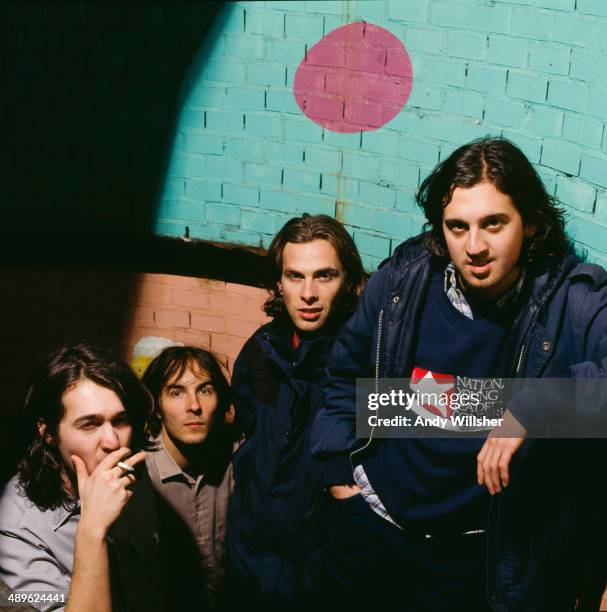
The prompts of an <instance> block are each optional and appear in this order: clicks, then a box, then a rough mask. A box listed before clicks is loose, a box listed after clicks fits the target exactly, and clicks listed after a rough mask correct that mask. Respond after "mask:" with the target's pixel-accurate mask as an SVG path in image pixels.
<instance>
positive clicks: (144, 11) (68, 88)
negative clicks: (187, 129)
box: [0, 2, 259, 478]
mask: <svg viewBox="0 0 607 612" xmlns="http://www.w3.org/2000/svg"><path fill="white" fill-rule="evenodd" d="M222 5H223V3H222V2H205V3H192V2H183V3H176V2H172V3H168V2H167V3H161V2H148V3H142V2H133V3H108V2H103V3H86V2H85V3H82V2H69V3H48V4H44V3H43V4H41V3H30V2H14V3H3V4H1V5H0V38H1V40H2V43H0V44H2V47H3V49H2V51H3V52H2V59H1V60H0V62H1V64H0V65H1V66H2V67H1V70H2V81H1V82H2V89H3V95H2V96H1V97H0V116H2V117H3V119H4V120H3V127H2V141H3V142H2V147H0V163H1V165H2V168H3V169H4V177H5V178H4V180H3V181H2V197H1V198H0V215H1V219H2V222H1V225H0V253H1V256H2V262H3V264H2V265H3V270H2V272H1V273H2V278H1V282H2V296H3V297H2V301H1V304H0V312H1V313H2V315H3V316H2V320H1V323H0V363H1V368H0V393H1V396H2V408H1V409H0V410H1V414H2V417H3V424H2V427H1V428H0V478H5V477H6V476H7V475H8V474H10V473H11V472H12V471H13V470H14V458H15V456H16V455H17V454H18V453H19V442H18V441H17V440H16V439H15V436H14V435H13V432H14V424H15V418H16V417H15V415H16V413H17V411H18V406H19V405H20V404H21V401H22V398H23V396H24V392H25V387H26V383H27V377H28V375H29V367H30V364H31V361H32V358H33V356H34V355H35V354H36V353H37V352H38V351H39V349H40V348H41V347H44V346H49V345H52V344H53V343H56V342H57V341H59V340H67V341H71V340H74V339H76V338H80V337H82V336H87V337H90V338H93V339H100V340H103V341H106V342H109V343H114V344H117V345H118V346H119V345H120V344H121V336H120V333H121V332H120V329H121V328H122V327H123V326H125V325H128V324H129V322H130V317H131V306H130V305H131V304H132V303H133V298H134V297H135V294H136V292H137V287H136V283H135V282H133V283H129V276H128V274H129V271H130V270H132V272H133V274H134V273H135V272H156V271H158V272H171V273H177V274H191V275H199V276H205V277H207V278H221V279H222V280H231V281H233V282H245V283H250V284H256V283H257V279H256V278H254V274H253V273H252V272H251V270H255V269H257V268H258V265H257V263H258V260H259V254H258V253H256V252H254V251H245V252H240V251H238V250H234V249H233V250H230V249H228V250H222V249H221V248H220V247H219V246H213V245H200V244H193V243H186V242H181V241H176V240H168V239H166V240H162V239H159V238H156V239H154V238H153V237H151V232H152V225H153V222H154V216H155V212H156V211H155V206H156V202H157V200H158V196H159V190H160V189H161V188H162V186H163V181H164V176H165V169H166V165H167V161H168V160H167V157H168V155H169V154H170V150H171V146H172V140H173V131H174V127H175V122H176V120H177V118H178V113H179V110H180V109H179V105H180V102H181V100H182V98H183V94H184V91H183V88H184V87H185V83H184V76H185V75H186V73H187V71H188V69H189V67H190V65H191V62H192V61H193V58H195V57H196V54H197V52H198V51H199V49H200V48H201V46H202V45H203V44H204V41H205V40H206V38H207V37H208V35H209V31H210V29H211V27H212V26H216V27H218V28H221V20H222V12H221V10H222ZM219 253H220V254H219ZM88 267H92V268H94V269H97V270H99V271H100V272H99V273H100V275H101V277H100V278H101V279H105V280H100V278H96V275H95V274H92V275H91V281H90V283H89V284H87V283H83V282H82V274H75V275H74V279H73V282H70V270H74V269H82V268H88ZM112 270H118V271H120V274H119V275H120V282H119V283H117V282H116V279H115V278H114V277H113V276H112V274H113V272H112ZM234 271H237V272H234ZM247 273H248V276H247ZM230 274H231V277H230ZM235 274H236V276H237V278H235ZM226 276H227V277H228V278H224V277H226ZM53 278H56V279H57V280H56V281H53ZM62 313H63V316H62ZM108 330H112V331H111V332H109V331H108Z"/></svg>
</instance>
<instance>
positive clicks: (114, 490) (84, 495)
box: [72, 447, 145, 537]
mask: <svg viewBox="0 0 607 612" xmlns="http://www.w3.org/2000/svg"><path fill="white" fill-rule="evenodd" d="M130 452H131V451H130V450H129V449H128V448H124V447H123V448H120V449H118V450H116V451H114V452H112V453H109V454H108V455H107V457H105V459H104V460H103V461H102V462H101V463H100V464H99V465H98V466H97V467H96V468H95V470H94V471H93V472H92V473H91V474H88V472H87V469H86V465H85V464H84V462H83V461H82V459H80V457H77V456H76V455H73V456H72V461H73V462H74V466H75V468H76V476H77V478H78V495H79V497H80V513H81V518H80V527H79V529H80V528H83V529H91V530H93V531H95V532H97V533H100V534H101V535H102V537H105V536H106V535H107V531H108V529H109V528H110V526H111V525H112V523H113V522H114V521H115V520H116V519H117V518H118V516H119V515H120V513H121V512H122V509H123V508H124V506H125V505H126V504H127V502H128V501H129V499H130V498H131V496H132V495H133V493H132V491H130V490H129V487H130V486H132V485H133V484H134V483H135V482H136V480H135V476H134V473H135V469H134V468H133V466H134V465H137V463H139V462H140V461H143V460H144V459H145V453H144V452H139V453H136V454H135V455H133V456H131V457H129V454H130Z"/></svg>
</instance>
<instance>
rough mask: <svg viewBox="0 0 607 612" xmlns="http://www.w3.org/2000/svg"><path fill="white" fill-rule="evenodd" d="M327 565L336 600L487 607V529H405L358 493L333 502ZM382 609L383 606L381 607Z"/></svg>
mask: <svg viewBox="0 0 607 612" xmlns="http://www.w3.org/2000/svg"><path fill="white" fill-rule="evenodd" d="M327 521H328V524H327V535H328V542H327V549H326V570H327V581H328V585H327V586H328V587H329V588H328V590H329V591H330V592H331V593H332V595H331V598H332V599H334V601H335V603H337V602H341V603H342V605H343V604H344V603H347V604H348V605H351V606H352V607H353V608H354V609H361V610H362V609H364V608H367V609H368V606H370V605H374V606H378V605H379V606H383V605H384V604H385V605H390V606H393V605H394V603H395V602H398V603H399V606H398V607H399V609H400V610H403V611H412V612H418V611H419V612H421V611H424V612H426V611H431V610H432V611H442V610H445V611H449V612H450V611H453V610H466V611H467V612H475V611H481V610H488V609H489V605H488V603H487V600H486V593H485V591H486V574H485V572H486V569H485V567H486V565H485V536H484V534H470V535H461V534H457V533H454V534H443V535H441V536H438V535H436V536H435V537H432V538H426V537H425V534H423V533H421V534H419V533H418V534H414V533H413V532H412V531H409V533H407V532H406V531H404V530H401V529H399V528H398V527H396V526H394V525H392V524H391V523H389V522H388V521H386V520H385V519H383V518H382V517H380V516H379V515H377V514H376V513H375V512H374V511H373V510H372V509H371V508H370V506H369V505H368V504H367V502H365V500H364V499H363V498H362V496H361V495H355V496H353V497H349V498H347V499H343V500H332V502H331V508H330V511H329V513H328V517H327ZM378 609H380V608H378Z"/></svg>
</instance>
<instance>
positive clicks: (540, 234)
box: [416, 138, 571, 266]
mask: <svg viewBox="0 0 607 612" xmlns="http://www.w3.org/2000/svg"><path fill="white" fill-rule="evenodd" d="M483 181H487V182H489V183H491V184H492V185H494V186H495V188H496V189H497V190H498V191H500V192H502V193H503V194H505V195H507V196H509V197H510V198H511V199H512V202H513V203H514V206H515V207H516V209H517V210H518V212H519V213H520V215H521V217H522V219H523V223H524V224H525V225H526V226H533V227H535V228H536V229H535V233H534V235H533V236H532V237H530V238H527V239H526V240H525V245H524V248H523V252H522V253H521V264H526V265H534V264H535V265H538V264H539V265H541V266H546V265H549V264H550V263H551V262H554V261H555V260H557V259H560V258H561V257H562V256H563V255H564V254H566V253H567V252H568V251H569V250H570V249H571V247H570V244H569V241H568V239H567V236H566V234H565V222H564V214H565V211H564V210H563V209H562V208H560V207H559V206H558V202H557V200H556V199H555V198H554V197H552V196H551V195H549V194H548V192H547V191H546V188H545V187H544V184H543V183H542V180H541V179H540V177H539V175H538V174H537V172H536V171H535V169H534V168H533V166H532V165H531V162H530V161H529V160H528V159H527V158H526V157H525V155H524V154H523V152H522V151H521V150H520V149H519V148H518V147H517V146H516V145H514V144H513V143H512V142H510V141H509V140H506V139H505V138H484V139H480V140H475V141H473V142H471V143H469V144H467V145H464V146H462V147H460V148H459V149H457V150H456V151H454V152H453V153H452V154H451V155H450V156H449V157H448V158H447V159H445V160H444V161H443V162H441V163H440V164H438V165H437V166H436V168H434V170H433V171H432V172H431V174H430V175H429V176H428V177H427V178H426V179H425V180H424V181H423V183H422V184H421V186H420V188H419V191H418V193H417V196H416V199H417V203H418V205H419V206H420V207H421V208H422V209H423V211H424V213H425V215H426V219H427V222H426V224H425V225H424V229H425V230H426V231H427V232H428V233H427V234H426V236H425V237H424V244H425V246H426V247H427V248H428V249H429V250H430V251H432V252H433V253H434V254H435V255H437V256H438V257H441V258H445V257H448V252H447V246H446V244H445V237H444V234H443V226H442V224H443V210H444V208H445V207H446V206H447V204H449V202H450V201H451V197H452V195H453V191H454V190H455V189H456V188H457V187H463V188H466V189H467V188H470V187H474V186H475V185H477V184H479V183H482V182H483Z"/></svg>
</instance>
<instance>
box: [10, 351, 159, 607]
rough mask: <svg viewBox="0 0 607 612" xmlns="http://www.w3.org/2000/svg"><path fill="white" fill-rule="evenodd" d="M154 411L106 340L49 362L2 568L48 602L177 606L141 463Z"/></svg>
mask: <svg viewBox="0 0 607 612" xmlns="http://www.w3.org/2000/svg"><path fill="white" fill-rule="evenodd" d="M150 410H151V401H150V398H149V394H148V393H147V391H146V390H145V388H144V387H143V386H142V385H141V383H140V382H139V380H138V379H137V377H136V376H135V375H134V373H133V372H132V370H131V369H130V368H129V367H128V366H127V365H126V364H125V363H124V362H123V361H122V360H120V359H119V358H117V357H116V356H114V355H113V354H112V353H110V352H108V351H106V350H105V349H101V348H98V347H94V346H91V345H87V344H77V345H74V346H66V347H60V348H58V349H55V350H53V351H51V352H50V353H48V354H46V355H43V356H42V357H41V358H40V359H39V360H38V363H37V365H36V367H35V370H34V375H33V379H32V383H31V386H30V388H29V391H28V394H27V398H26V401H25V416H26V421H27V424H26V426H27V428H28V431H29V435H30V436H31V438H30V443H29V445H28V447H27V451H26V453H25V456H24V458H23V459H22V461H21V462H20V464H19V470H18V473H17V474H16V475H15V476H14V477H13V478H12V479H11V480H10V481H9V483H8V484H7V485H6V487H5V488H4V490H3V491H2V494H1V496H0V578H1V579H2V580H3V581H4V582H5V583H6V584H7V585H8V587H9V588H11V589H12V590H13V591H33V592H35V598H31V599H29V600H28V601H30V602H31V603H33V604H34V605H35V606H36V607H37V608H39V609H41V610H54V609H64V608H65V609H66V610H68V611H69V612H81V611H82V610H98V611H99V612H104V611H107V612H109V611H110V610H112V611H113V612H117V611H119V610H123V609H129V610H164V609H166V600H165V597H164V591H163V587H162V585H163V576H162V568H161V565H160V562H161V559H160V557H159V548H158V534H157V532H156V517H155V514H154V507H155V506H154V504H153V490H152V488H151V486H150V485H149V481H148V480H147V478H146V475H145V471H144V472H141V471H140V467H141V462H142V461H143V459H144V458H145V453H144V452H141V451H140V449H144V448H146V446H147V443H146V438H147V436H146V434H145V431H144V425H145V422H146V419H147V417H148V414H149V412H150ZM136 481H138V482H136ZM127 503H128V505H127ZM33 597H34V596H33Z"/></svg>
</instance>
